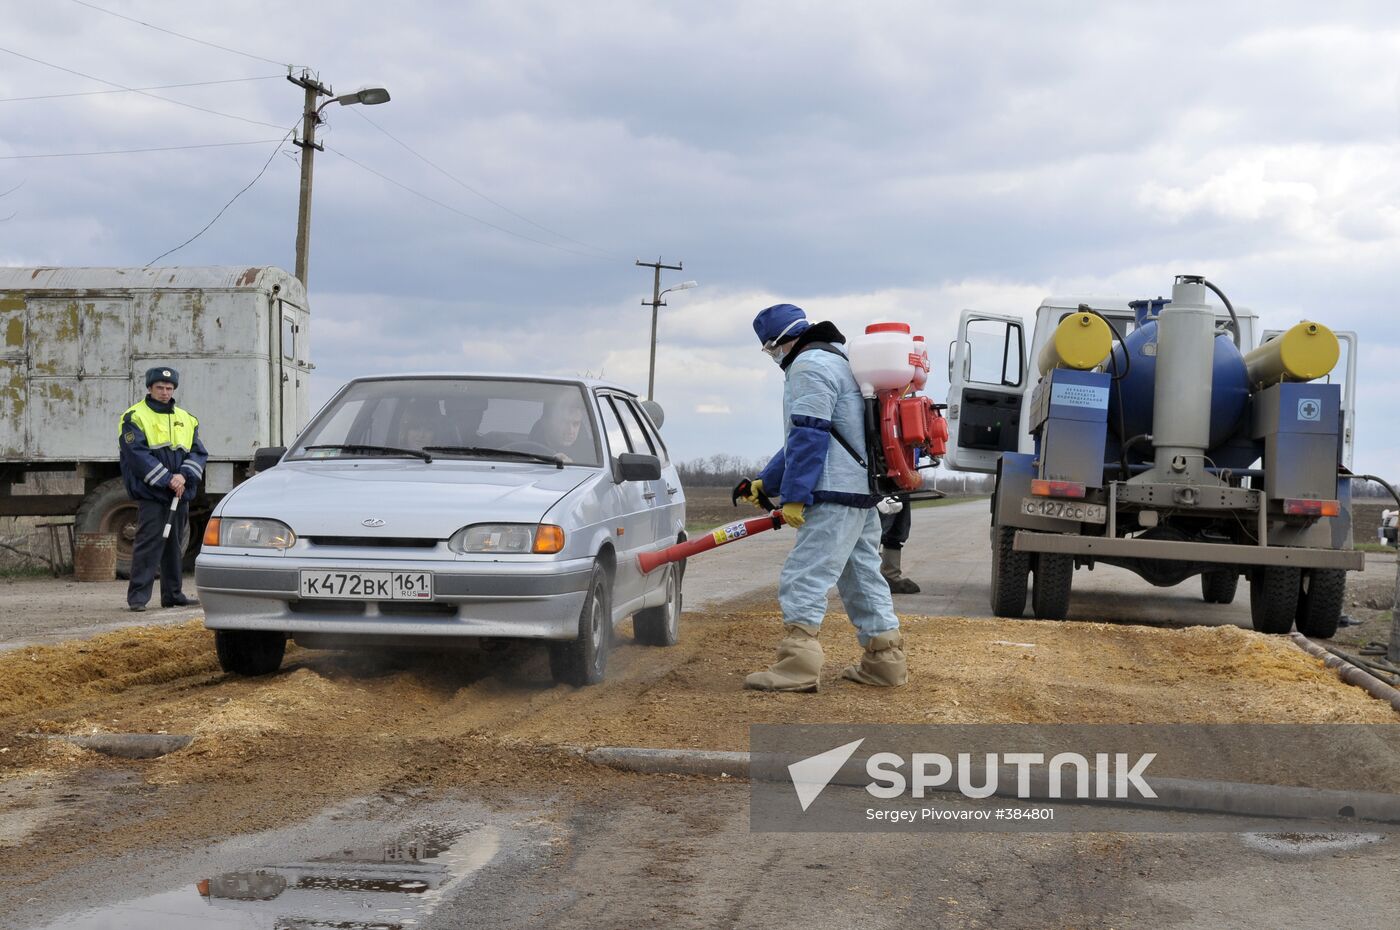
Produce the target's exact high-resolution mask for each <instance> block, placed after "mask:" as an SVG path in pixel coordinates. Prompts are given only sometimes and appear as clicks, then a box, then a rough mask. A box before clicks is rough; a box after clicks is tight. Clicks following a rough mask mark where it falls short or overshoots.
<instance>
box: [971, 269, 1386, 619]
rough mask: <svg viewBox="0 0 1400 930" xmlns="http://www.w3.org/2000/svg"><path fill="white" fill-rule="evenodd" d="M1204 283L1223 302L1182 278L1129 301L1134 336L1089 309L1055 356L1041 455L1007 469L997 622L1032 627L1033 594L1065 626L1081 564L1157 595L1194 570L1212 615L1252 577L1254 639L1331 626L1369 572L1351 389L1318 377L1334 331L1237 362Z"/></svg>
mask: <svg viewBox="0 0 1400 930" xmlns="http://www.w3.org/2000/svg"><path fill="white" fill-rule="evenodd" d="M1207 289H1210V290H1213V291H1215V292H1216V293H1217V294H1218V295H1219V296H1220V297H1221V298H1222V299H1225V298H1224V295H1223V294H1221V293H1220V291H1219V290H1218V289H1217V288H1215V287H1214V285H1211V284H1210V283H1209V282H1208V281H1205V280H1204V279H1203V278H1199V277H1195V276H1182V277H1179V278H1177V280H1176V283H1175V285H1174V287H1173V289H1172V297H1171V299H1170V300H1166V299H1160V298H1159V299H1156V300H1144V301H1137V302H1134V303H1133V304H1132V307H1133V309H1134V312H1135V315H1136V327H1135V328H1134V329H1133V330H1132V331H1131V332H1130V333H1129V334H1128V335H1127V336H1126V337H1124V338H1119V337H1120V335H1121V334H1120V333H1118V332H1117V331H1115V330H1114V329H1113V328H1112V324H1111V323H1110V322H1109V321H1108V320H1106V319H1105V318H1103V317H1101V316H1099V315H1098V314H1096V313H1095V312H1094V311H1093V310H1090V309H1089V308H1088V307H1087V306H1086V307H1081V312H1080V314H1073V315H1070V316H1068V317H1066V319H1065V320H1064V321H1062V323H1061V324H1060V327H1059V329H1058V330H1057V332H1056V338H1055V339H1054V340H1052V341H1051V343H1050V344H1048V345H1047V346H1046V347H1045V349H1044V350H1043V351H1042V353H1041V356H1040V357H1039V359H1038V360H1037V363H1038V367H1039V368H1040V374H1041V377H1040V381H1039V383H1038V384H1037V385H1036V386H1035V388H1034V390H1033V392H1032V394H1031V397H1030V405H1031V406H1030V431H1031V434H1032V435H1033V437H1034V451H1033V452H1029V453H1024V452H1007V453H1004V454H1003V455H1002V456H1001V458H1000V460H999V464H998V470H997V483H996V491H995V495H994V497H993V501H992V534H991V535H992V540H991V542H992V562H993V572H992V575H993V579H992V590H991V606H992V609H993V611H994V612H995V613H996V614H998V615H999V616H1006V617H1018V616H1021V614H1022V613H1023V612H1024V610H1025V604H1026V600H1027V595H1028V593H1029V596H1030V600H1031V607H1032V610H1033V612H1034V614H1035V616H1036V617H1038V618H1043V619H1063V618H1064V617H1065V616H1067V614H1068V612H1069V602H1070V590H1071V585H1072V579H1073V574H1074V570H1075V568H1076V567H1089V568H1092V567H1093V566H1094V565H1095V564H1097V563H1104V564H1108V565H1117V566H1121V567H1123V568H1126V569H1129V570H1131V571H1133V572H1135V573H1136V574H1138V575H1139V576H1141V577H1142V578H1143V579H1144V580H1146V581H1147V582H1149V583H1151V584H1153V585H1156V586H1159V587H1170V586H1173V585H1176V584H1180V583H1181V582H1183V581H1185V580H1187V579H1189V578H1191V577H1192V576H1199V577H1200V579H1201V582H1200V583H1201V594H1202V597H1203V598H1204V599H1205V601H1207V602H1208V603H1230V602H1231V601H1232V600H1233V599H1234V597H1235V593H1236V588H1237V586H1238V583H1239V579H1240V578H1241V577H1244V578H1246V579H1248V582H1249V586H1250V607H1251V616H1252V620H1253V625H1254V628H1255V629H1256V630H1258V631H1259V632H1263V633H1280V634H1283V633H1288V632H1289V630H1290V629H1291V628H1292V627H1293V626H1294V624H1295V623H1296V624H1297V627H1298V630H1299V632H1301V633H1303V634H1304V635H1307V636H1313V637H1320V638H1327V637H1330V636H1332V635H1333V634H1334V633H1335V632H1336V630H1337V626H1338V622H1339V620H1340V617H1341V612H1342V605H1343V598H1344V595H1345V586H1346V572H1347V571H1348V570H1359V569H1361V568H1362V567H1364V555H1363V554H1362V553H1360V552H1355V551H1352V549H1351V516H1350V510H1351V507H1350V504H1351V501H1350V480H1349V479H1348V478H1347V477H1346V476H1345V475H1344V474H1339V465H1338V463H1339V462H1340V461H1341V460H1342V428H1343V427H1342V398H1341V386H1340V385H1338V384H1332V383H1324V382H1322V381H1319V380H1317V379H1319V378H1323V377H1325V376H1326V375H1327V374H1328V373H1329V372H1330V371H1331V369H1332V367H1333V366H1335V365H1336V362H1337V355H1338V350H1337V340H1336V337H1335V336H1334V335H1333V334H1332V333H1331V332H1330V331H1328V330H1327V329H1326V327H1324V326H1322V325H1321V324H1318V323H1311V322H1307V321H1305V322H1304V323H1300V324H1298V326H1295V327H1294V328H1293V329H1291V330H1289V331H1288V332H1287V333H1285V334H1283V335H1281V336H1279V337H1276V338H1275V339H1274V340H1271V341H1270V342H1267V343H1265V344H1264V345H1261V346H1260V347H1259V348H1257V349H1255V350H1253V351H1251V352H1249V353H1247V354H1246V353H1242V352H1241V351H1240V348H1239V345H1238V332H1239V323H1238V319H1236V320H1235V322H1234V324H1233V328H1232V329H1231V330H1229V331H1220V329H1219V328H1218V327H1217V325H1216V312H1215V311H1214V310H1213V309H1211V308H1210V307H1207V306H1206V291H1207ZM1225 302H1226V306H1227V308H1229V307H1230V305H1229V302H1228V300H1226V301H1225ZM1230 309H1231V314H1232V316H1233V313H1234V311H1233V308H1230ZM1090 317H1093V319H1091V318H1090ZM1105 330H1106V332H1105ZM1105 341H1106V342H1107V345H1105ZM1110 347H1111V348H1110ZM1028 588H1029V592H1028Z"/></svg>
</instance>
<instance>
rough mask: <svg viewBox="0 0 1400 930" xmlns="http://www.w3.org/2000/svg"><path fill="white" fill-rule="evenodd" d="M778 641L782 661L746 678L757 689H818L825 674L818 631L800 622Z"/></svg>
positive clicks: (779, 658) (779, 656)
mask: <svg viewBox="0 0 1400 930" xmlns="http://www.w3.org/2000/svg"><path fill="white" fill-rule="evenodd" d="M783 629H784V630H786V631H787V633H786V635H784V636H783V640H782V642H780V643H778V661H776V662H774V663H773V664H772V665H770V666H768V669H767V671H762V672H754V673H753V674H752V675H750V676H748V677H747V678H745V679H744V687H745V688H748V689H750V690H753V691H816V690H817V684H818V682H819V681H820V679H821V673H822V659H823V658H824V656H823V655H822V644H821V643H820V642H818V641H817V631H816V630H815V629H813V628H812V627H809V626H803V625H802V624H800V623H789V624H786V625H785V626H784V627H783Z"/></svg>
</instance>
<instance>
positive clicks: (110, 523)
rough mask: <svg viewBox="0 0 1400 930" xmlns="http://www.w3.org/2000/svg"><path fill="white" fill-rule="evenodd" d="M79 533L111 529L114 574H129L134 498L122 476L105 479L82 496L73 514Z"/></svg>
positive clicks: (75, 529) (134, 525)
mask: <svg viewBox="0 0 1400 930" xmlns="http://www.w3.org/2000/svg"><path fill="white" fill-rule="evenodd" d="M73 525H74V531H75V532H78V533H112V534H115V535H116V537H117V577H118V578H130V577H131V552H132V550H133V549H134V548H135V545H136V501H134V500H132V499H131V498H130V497H128V496H127V494H126V485H124V484H122V479H120V478H113V479H111V480H110V481H104V482H102V483H101V484H99V485H98V486H97V487H95V488H93V489H92V493H91V494H89V495H88V496H87V497H85V498H83V502H82V504H80V505H79V506H78V513H77V515H76V516H74V518H73Z"/></svg>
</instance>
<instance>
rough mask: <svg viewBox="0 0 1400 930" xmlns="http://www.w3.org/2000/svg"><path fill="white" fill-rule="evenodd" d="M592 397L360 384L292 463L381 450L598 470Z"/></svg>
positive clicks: (538, 390)
mask: <svg viewBox="0 0 1400 930" xmlns="http://www.w3.org/2000/svg"><path fill="white" fill-rule="evenodd" d="M586 397H587V395H585V394H584V391H583V388H582V387H581V386H579V385H576V384H552V383H549V382H541V381H523V380H521V381H516V380H507V379H487V378H400V379H393V380H384V381H360V382H358V383H356V384H352V385H351V386H350V387H349V388H347V389H346V390H345V391H343V392H342V393H341V394H340V395H339V396H338V397H337V398H336V399H335V400H334V401H332V402H331V403H330V404H329V405H327V407H326V409H325V410H323V411H321V413H320V414H319V415H318V416H317V417H316V419H315V420H314V421H313V422H312V424H311V425H310V426H309V427H308V428H307V430H306V432H305V433H303V434H302V435H301V436H300V437H299V439H298V441H297V445H296V446H295V447H294V448H293V450H292V454H291V456H290V458H291V459H301V460H307V459H325V458H349V457H356V458H366V457H374V456H375V455H376V453H374V452H373V449H374V448H376V447H377V448H387V449H396V450H413V451H414V452H421V451H422V450H424V449H426V450H428V451H429V452H430V453H431V455H432V456H433V458H437V459H452V458H476V459H481V458H488V459H489V458H499V459H501V460H509V461H528V460H529V459H530V458H531V457H534V458H535V459H536V460H538V461H540V462H541V463H544V462H550V463H553V462H555V461H556V460H557V459H558V458H559V457H560V456H562V457H563V458H562V461H563V462H564V463H565V464H573V465H591V466H597V465H598V464H600V462H601V456H600V454H599V449H598V439H597V436H598V433H597V430H596V429H595V428H594V424H593V414H592V411H591V410H590V409H589V407H588V404H587V403H586ZM384 454H385V455H388V453H384ZM398 454H399V455H400V456H401V455H402V454H403V453H402V451H401V452H399V453H398Z"/></svg>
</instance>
